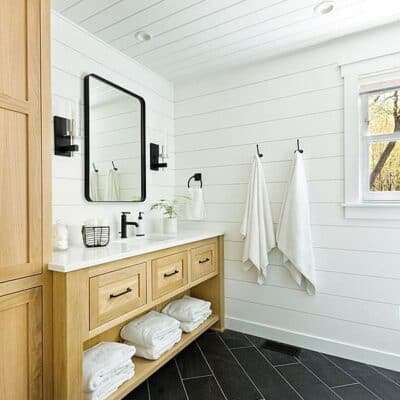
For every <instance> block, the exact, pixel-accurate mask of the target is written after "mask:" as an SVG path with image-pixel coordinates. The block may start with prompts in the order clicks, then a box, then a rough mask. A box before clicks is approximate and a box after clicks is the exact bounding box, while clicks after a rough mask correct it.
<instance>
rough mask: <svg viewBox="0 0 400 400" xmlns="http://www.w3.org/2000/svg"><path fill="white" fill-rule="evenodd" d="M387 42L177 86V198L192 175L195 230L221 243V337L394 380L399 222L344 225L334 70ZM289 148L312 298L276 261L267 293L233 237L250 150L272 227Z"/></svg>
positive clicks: (360, 38) (322, 50) (360, 41)
mask: <svg viewBox="0 0 400 400" xmlns="http://www.w3.org/2000/svg"><path fill="white" fill-rule="evenodd" d="M393 34H394V35H396V36H397V37H398V35H399V34H400V29H399V27H393V26H392V27H388V28H384V29H380V30H378V31H372V32H369V33H365V34H361V35H357V36H354V37H348V38H345V39H342V40H338V41H335V42H331V43H328V44H326V45H324V46H321V47H318V48H314V49H308V50H304V51H302V52H299V53H296V54H292V55H290V56H286V57H284V58H279V59H273V60H270V61H268V62H265V63H263V64H257V65H252V66H249V67H247V68H242V69H237V70H232V71H230V72H226V73H224V74H215V75H213V76H209V77H205V78H203V79H202V80H199V79H196V80H193V81H191V82H187V83H182V84H180V85H177V86H176V88H175V116H176V120H175V129H176V183H177V191H178V192H184V191H185V184H186V180H187V177H188V176H190V175H191V174H192V173H194V172H202V173H203V181H204V189H205V194H204V196H205V199H206V203H207V213H208V216H207V221H206V222H200V223H198V225H199V226H202V227H210V228H217V227H218V228H221V229H222V230H224V231H225V232H226V241H225V277H226V280H225V297H226V310H227V322H228V326H230V327H232V328H235V329H237V330H242V331H245V332H249V333H254V334H258V335H260V336H264V337H269V338H271V339H274V340H278V341H283V342H289V343H292V344H297V345H301V346H305V347H309V348H313V349H316V350H320V351H326V352H329V353H333V354H338V355H342V356H344V357H349V358H355V359H358V360H360V361H366V362H372V363H376V364H379V365H384V366H387V367H390V368H393V369H397V370H399V369H400V315H399V304H400V246H399V239H398V238H399V234H400V222H399V221H393V222H388V221H379V220H372V221H371V220H369V221H364V220H349V219H344V213H343V208H342V203H343V201H344V181H343V179H344V173H343V154H344V151H343V115H344V110H343V81H342V78H341V75H340V68H339V66H338V64H339V62H343V61H344V60H346V57H347V59H348V60H349V61H351V60H357V59H363V58H368V57H371V56H376V55H377V54H379V53H380V52H384V51H385V49H384V48H385V45H384V44H385V43H387V44H388V45H390V46H392V45H393V41H392V40H391V39H390V38H392V37H393ZM391 50H392V49H390V51H391ZM397 51H400V46H398V48H397ZM296 138H300V139H301V145H302V147H303V148H304V150H305V153H304V158H305V160H306V161H305V163H306V169H307V177H308V183H309V191H310V201H311V205H310V206H311V218H312V233H313V243H314V249H315V256H316V268H317V276H318V294H317V296H315V297H310V296H308V295H306V294H305V292H303V291H302V290H300V289H299V288H298V287H296V285H295V284H294V283H293V282H292V280H291V279H290V277H289V275H288V273H287V272H286V270H285V269H284V268H283V267H282V265H281V264H282V258H281V255H280V253H279V252H278V251H276V250H275V251H273V256H272V264H273V265H271V266H270V267H269V276H268V281H267V283H266V285H265V286H258V285H257V284H256V283H255V282H256V276H255V273H254V271H250V272H244V270H243V264H242V263H241V261H240V260H241V255H242V242H241V237H240V234H239V227H240V221H241V217H242V213H243V208H244V202H245V195H246V189H247V182H248V177H249V172H250V162H251V159H252V157H253V155H254V154H255V151H256V147H255V145H256V143H259V144H260V146H261V151H262V152H263V153H264V158H263V159H262V161H263V165H264V168H265V174H266V179H267V183H268V188H269V193H270V200H271V203H272V210H273V218H274V222H275V223H277V222H278V216H279V210H280V207H281V202H282V200H283V195H284V191H285V187H286V182H287V179H288V172H289V168H290V166H291V160H292V158H293V151H294V149H295V145H296ZM185 224H186V223H184V225H185Z"/></svg>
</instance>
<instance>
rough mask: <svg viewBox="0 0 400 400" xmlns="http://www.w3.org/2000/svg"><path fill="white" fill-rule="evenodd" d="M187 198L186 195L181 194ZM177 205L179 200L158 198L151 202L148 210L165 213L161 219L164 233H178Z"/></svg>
mask: <svg viewBox="0 0 400 400" xmlns="http://www.w3.org/2000/svg"><path fill="white" fill-rule="evenodd" d="M181 197H183V198H187V197H186V196H181ZM178 207H179V200H178V199H173V200H160V201H159V202H158V203H154V204H152V206H151V208H150V210H160V211H162V213H163V214H164V215H165V218H164V220H163V231H164V234H166V235H171V236H172V235H176V234H177V233H178V218H177V216H178Z"/></svg>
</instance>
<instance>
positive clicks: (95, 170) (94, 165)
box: [92, 163, 99, 172]
mask: <svg viewBox="0 0 400 400" xmlns="http://www.w3.org/2000/svg"><path fill="white" fill-rule="evenodd" d="M92 166H93V169H94V172H99V170H98V169H97V168H96V164H95V163H92Z"/></svg>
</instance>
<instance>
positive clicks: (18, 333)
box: [0, 288, 42, 400]
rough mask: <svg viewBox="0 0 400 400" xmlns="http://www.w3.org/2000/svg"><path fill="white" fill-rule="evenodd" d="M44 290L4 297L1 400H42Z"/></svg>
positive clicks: (1, 308)
mask: <svg viewBox="0 0 400 400" xmlns="http://www.w3.org/2000/svg"><path fill="white" fill-rule="evenodd" d="M41 307H42V305H41V289H40V288H34V289H29V290H23V291H22V292H18V293H14V294H9V295H6V296H0V360H2V362H1V363H0V382H1V385H0V399H13V400H40V399H42V313H41Z"/></svg>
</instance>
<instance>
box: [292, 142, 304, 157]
mask: <svg viewBox="0 0 400 400" xmlns="http://www.w3.org/2000/svg"><path fill="white" fill-rule="evenodd" d="M297 151H298V152H299V153H300V154H301V153H303V151H304V150H303V149H301V148H300V140H299V139H297V149H296V150H295V151H294V152H295V153H296V152H297Z"/></svg>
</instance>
